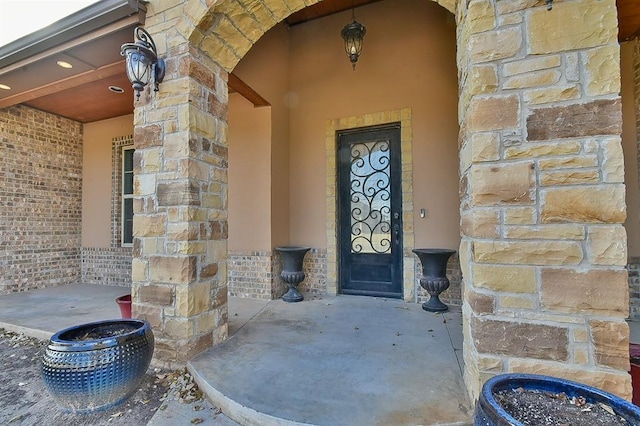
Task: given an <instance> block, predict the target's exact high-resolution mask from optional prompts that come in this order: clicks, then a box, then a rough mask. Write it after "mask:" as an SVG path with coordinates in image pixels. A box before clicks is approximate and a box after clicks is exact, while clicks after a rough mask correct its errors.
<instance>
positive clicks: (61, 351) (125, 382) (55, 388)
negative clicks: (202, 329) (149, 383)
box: [41, 319, 154, 413]
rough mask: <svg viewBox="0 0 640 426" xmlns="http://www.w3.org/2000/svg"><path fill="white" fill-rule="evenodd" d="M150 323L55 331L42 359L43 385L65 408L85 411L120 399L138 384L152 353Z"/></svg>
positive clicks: (120, 322) (104, 324)
mask: <svg viewBox="0 0 640 426" xmlns="http://www.w3.org/2000/svg"><path fill="white" fill-rule="evenodd" d="M153 347H154V337H153V332H152V331H151V327H150V326H149V323H148V322H146V321H142V320H137V319H118V320H106V321H99V322H93V323H87V324H81V325H77V326H74V327H70V328H67V329H64V330H62V331H59V332H57V333H56V334H54V335H53V336H52V337H51V339H50V340H49V344H48V346H47V348H46V350H45V353H44V357H43V359H42V369H41V371H42V379H43V381H44V385H45V388H46V389H47V391H49V393H50V394H51V396H52V397H53V399H54V400H55V401H56V403H57V404H58V405H59V406H60V407H61V408H62V409H63V410H64V411H70V412H74V413H88V412H93V411H97V410H102V409H106V408H109V407H112V406H114V405H117V404H119V403H121V402H123V401H124V400H125V399H126V398H128V397H129V396H130V395H131V394H132V393H133V392H134V391H135V390H136V389H137V388H138V386H139V385H140V382H141V381H142V378H143V377H144V374H145V373H146V371H147V368H148V367H149V363H150V362H151V357H152V355H153Z"/></svg>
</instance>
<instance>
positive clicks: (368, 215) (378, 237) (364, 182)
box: [350, 140, 391, 253]
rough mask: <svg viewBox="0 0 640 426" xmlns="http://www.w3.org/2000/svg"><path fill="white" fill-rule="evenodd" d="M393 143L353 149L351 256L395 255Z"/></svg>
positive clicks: (376, 143)
mask: <svg viewBox="0 0 640 426" xmlns="http://www.w3.org/2000/svg"><path fill="white" fill-rule="evenodd" d="M389 155H390V152H389V141H387V140H379V141H371V142H365V143H356V144H353V145H352V146H351V173H350V186H351V188H350V190H351V252H352V253H391V186H390V158H389Z"/></svg>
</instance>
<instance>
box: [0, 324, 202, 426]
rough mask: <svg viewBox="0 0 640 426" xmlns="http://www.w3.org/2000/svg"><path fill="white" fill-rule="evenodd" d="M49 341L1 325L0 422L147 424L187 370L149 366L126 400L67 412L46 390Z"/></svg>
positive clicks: (97, 425)
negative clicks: (107, 406) (84, 411)
mask: <svg viewBox="0 0 640 426" xmlns="http://www.w3.org/2000/svg"><path fill="white" fill-rule="evenodd" d="M45 346H46V342H45V341H41V340H38V339H34V338H31V337H27V336H24V335H22V334H16V333H12V332H8V331H5V330H3V329H0V366H1V368H0V383H2V385H1V386H0V424H2V425H9V426H13V425H20V426H22V425H25V426H26V425H44V424H46V425H53V426H58V425H60V426H62V425H64V426H80V425H82V426H85V425H92V426H101V425H116V426H117V425H146V424H147V423H148V422H149V420H150V419H151V417H153V415H154V414H155V412H156V411H157V410H158V408H159V407H160V406H161V405H162V404H163V402H164V400H165V399H166V398H167V396H168V395H169V394H170V393H171V391H172V390H173V388H174V386H173V385H172V383H171V381H170V380H171V379H175V378H176V377H179V376H183V375H184V374H183V373H182V372H171V373H167V372H161V371H153V370H149V371H148V372H147V374H146V375H145V377H144V380H143V381H142V383H141V385H140V387H139V389H138V390H137V391H136V392H135V393H134V394H133V395H132V396H131V397H130V398H129V399H128V400H127V401H125V402H124V403H122V404H120V405H118V406H116V407H113V408H111V409H109V410H105V411H100V412H97V413H90V414H73V413H65V412H63V411H62V410H61V409H60V408H59V407H58V406H57V405H56V403H55V402H54V400H53V399H52V397H51V396H50V395H49V394H48V392H47V390H46V389H45V387H44V383H43V381H42V377H41V375H40V365H41V360H42V354H43V352H44V349H45ZM182 381H183V382H186V381H185V380H184V379H183V380H182ZM174 382H175V380H174ZM191 392H195V390H192V391H191Z"/></svg>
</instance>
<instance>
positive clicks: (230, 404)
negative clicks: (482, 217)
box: [187, 362, 313, 426]
mask: <svg viewBox="0 0 640 426" xmlns="http://www.w3.org/2000/svg"><path fill="white" fill-rule="evenodd" d="M187 370H188V371H189V373H190V374H191V376H193V380H194V381H195V382H196V384H197V385H198V387H199V388H200V390H201V391H202V392H203V393H204V394H205V395H206V396H207V398H208V399H209V401H211V403H213V405H215V406H216V407H218V408H219V409H221V410H222V412H223V413H224V414H225V415H226V416H227V417H229V418H230V419H231V420H233V421H235V422H238V423H240V424H241V425H243V426H244V425H247V426H254V425H255V426H313V425H312V424H311V423H299V422H294V421H292V420H287V419H281V418H278V417H274V416H271V415H269V414H265V413H262V412H260V411H256V410H254V409H253V408H250V407H246V406H244V405H242V404H239V403H237V402H236V401H234V400H233V399H231V398H229V397H227V396H226V395H224V394H223V393H222V392H220V391H218V390H217V389H215V388H214V387H213V386H211V384H209V382H207V381H206V379H205V378H204V377H203V376H202V375H201V374H200V373H199V372H198V370H196V369H195V367H194V366H193V365H192V364H191V362H188V363H187Z"/></svg>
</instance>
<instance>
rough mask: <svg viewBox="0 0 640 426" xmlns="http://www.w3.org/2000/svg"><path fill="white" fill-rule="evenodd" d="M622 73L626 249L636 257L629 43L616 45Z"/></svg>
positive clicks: (639, 228)
mask: <svg viewBox="0 0 640 426" xmlns="http://www.w3.org/2000/svg"><path fill="white" fill-rule="evenodd" d="M620 66H621V74H622V149H623V150H624V180H625V184H626V190H627V220H626V221H625V223H624V227H625V229H626V230H627V250H628V251H629V256H633V257H636V256H640V212H639V211H638V208H639V207H640V200H638V196H639V195H640V188H638V160H637V158H638V145H637V135H636V112H635V111H636V109H635V96H634V78H633V44H632V43H622V45H621V46H620Z"/></svg>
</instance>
